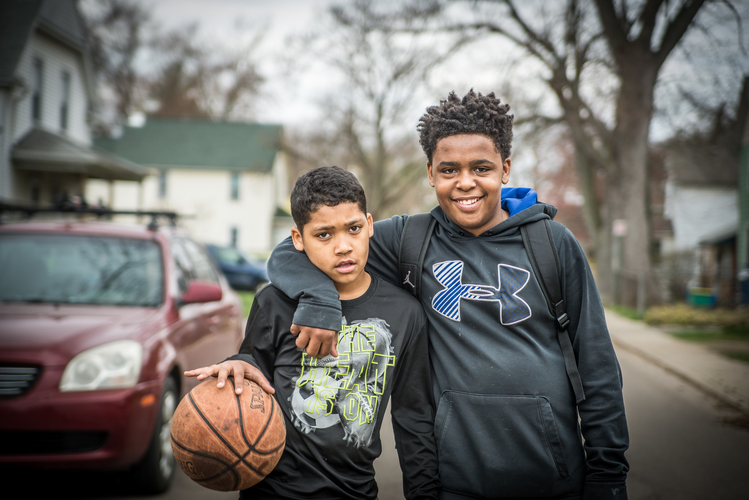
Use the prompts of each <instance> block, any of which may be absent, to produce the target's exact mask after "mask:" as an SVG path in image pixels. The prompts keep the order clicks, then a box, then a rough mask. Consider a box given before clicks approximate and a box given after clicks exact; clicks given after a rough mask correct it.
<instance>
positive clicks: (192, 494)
mask: <svg viewBox="0 0 749 500" xmlns="http://www.w3.org/2000/svg"><path fill="white" fill-rule="evenodd" d="M617 354H618V356H619V362H620V364H621V366H622V372H623V376H624V397H625V402H626V408H627V418H628V421H629V430H630V439H631V447H630V450H629V452H628V454H627V458H628V460H629V463H630V467H631V471H630V474H629V479H628V491H629V498H630V500H671V499H673V500H698V499H711V500H723V499H725V500H733V499H742V498H746V491H747V490H749V474H747V473H746V471H749V428H747V426H746V420H744V427H743V428H742V427H740V426H738V425H735V424H727V423H725V422H726V421H727V420H731V419H737V417H738V416H739V415H738V414H737V413H736V412H734V411H732V410H730V409H728V408H726V407H724V406H721V405H720V404H719V403H718V402H717V401H716V400H714V399H712V398H710V397H708V396H706V395H705V394H703V393H702V392H700V391H698V390H697V389H695V388H693V387H692V386H691V385H688V384H687V383H685V382H683V381H682V380H680V379H679V378H677V377H675V376H673V375H671V374H670V373H668V372H666V371H664V370H662V369H661V368H659V367H656V366H654V365H652V364H651V363H649V362H647V361H645V360H643V359H642V358H640V357H638V356H636V355H634V354H632V353H630V352H628V351H625V350H622V349H619V350H618V351H617ZM382 442H383V454H382V456H381V457H380V458H379V459H378V460H377V461H376V462H375V468H376V471H377V480H378V484H379V487H380V496H379V497H380V499H381V500H399V499H402V498H403V494H402V490H401V479H400V468H399V465H398V459H397V456H396V454H395V447H394V441H393V435H392V429H391V428H390V425H389V419H388V421H386V422H385V423H384V424H383V431H382ZM2 477H3V479H4V481H5V484H6V485H9V484H13V483H15V484H20V485H22V487H24V488H27V490H26V492H25V493H23V494H21V495H20V496H19V498H21V497H23V498H31V497H36V498H47V497H49V498H52V497H54V498H71V499H73V498H87V499H98V500H99V499H100V500H105V499H125V500H136V499H138V498H142V497H138V496H135V495H134V494H133V493H132V491H131V490H130V488H129V486H128V483H127V477H126V476H124V475H123V474H118V473H99V474H91V473H85V474H84V473H75V474H73V473H67V472H61V471H53V472H47V471H25V470H20V471H19V470H14V469H11V470H5V471H3V473H2ZM32 485H33V486H32ZM6 487H7V486H6ZM32 492H33V493H32ZM236 497H237V494H236V493H219V492H214V491H210V490H207V489H205V488H202V487H201V486H198V485H197V484H194V483H193V482H192V481H190V480H189V479H188V478H187V477H186V476H185V475H184V474H183V473H182V472H181V471H179V470H178V471H177V477H176V479H175V482H174V484H173V485H172V489H171V490H170V492H169V493H168V494H165V495H160V496H157V497H151V498H159V499H174V500H177V499H179V500H221V499H230V498H236Z"/></svg>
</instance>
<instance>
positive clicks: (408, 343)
mask: <svg viewBox="0 0 749 500" xmlns="http://www.w3.org/2000/svg"><path fill="white" fill-rule="evenodd" d="M341 307H342V310H343V316H344V319H343V321H342V323H343V325H342V327H341V329H340V331H339V334H338V353H339V356H338V358H334V357H332V356H328V357H325V358H322V359H319V360H318V359H316V358H313V357H310V356H308V355H307V354H306V353H305V352H304V351H302V350H301V349H299V348H297V347H296V345H295V340H296V339H295V337H294V336H292V335H291V333H290V332H289V330H290V328H291V323H292V317H293V315H294V311H295V310H296V308H297V301H294V300H291V299H289V298H288V297H287V296H286V295H284V294H283V293H282V292H281V291H279V290H278V289H276V288H275V287H273V286H272V285H271V286H267V287H265V288H264V289H263V290H261V291H260V292H259V293H258V294H257V295H256V297H255V300H254V302H253V304H252V309H251V311H250V317H249V320H248V322H247V331H246V333H245V340H244V342H243V343H242V346H241V348H240V350H239V354H238V355H236V356H234V357H232V358H230V359H241V360H244V361H247V362H250V363H252V364H254V365H255V366H257V367H258V368H259V369H260V370H261V371H262V372H263V374H264V375H265V376H266V377H267V378H268V380H270V381H271V382H272V384H273V386H274V388H275V389H276V394H275V396H276V400H277V401H278V403H279V405H280V406H281V409H282V411H283V414H284V417H285V419H286V449H285V450H284V453H283V455H282V457H281V460H280V461H279V463H278V465H277V466H276V468H275V469H274V470H273V472H272V473H271V474H270V475H268V477H266V478H265V479H264V480H263V481H261V482H260V483H258V484H257V485H255V486H253V487H252V488H249V489H247V490H244V491H243V492H241V493H240V498H253V499H266V498H268V499H269V498H274V499H275V498H290V499H307V498H326V499H339V498H340V499H349V498H350V499H357V500H360V499H374V498H376V497H377V485H376V483H375V481H374V468H373V465H372V463H373V461H374V459H375V458H377V457H378V456H379V455H380V452H381V444H380V426H381V424H382V418H383V415H384V412H385V410H386V407H387V403H388V399H389V398H390V397H391V395H392V401H391V404H392V411H391V414H392V421H393V430H394V434H395V440H396V448H397V450H398V455H399V459H400V465H401V470H402V471H403V481H404V493H405V495H406V498H408V499H412V498H435V499H436V498H437V491H438V490H439V479H438V466H437V451H436V445H435V441H434V402H433V398H432V392H431V377H430V368H429V353H428V343H427V342H428V341H427V321H426V316H425V315H424V313H423V311H422V309H421V306H420V305H419V303H418V301H416V300H415V299H414V298H413V297H411V296H410V295H409V294H407V293H406V292H404V291H403V290H401V289H399V288H396V287H394V286H393V285H390V284H388V283H386V282H384V281H382V280H380V279H378V278H376V277H374V276H373V277H372V283H371V285H370V286H369V288H368V290H367V291H366V292H365V293H364V294H363V295H362V296H361V297H358V298H356V299H353V300H346V301H341Z"/></svg>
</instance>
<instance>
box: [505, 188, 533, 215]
mask: <svg viewBox="0 0 749 500" xmlns="http://www.w3.org/2000/svg"><path fill="white" fill-rule="evenodd" d="M536 203H538V195H537V194H536V192H535V191H534V190H532V189H531V188H523V187H517V188H511V187H507V188H502V209H503V210H506V211H507V212H509V213H510V217H512V216H513V215H515V214H516V213H518V212H522V211H523V210H525V209H526V208H528V207H532V206H533V205H535V204H536Z"/></svg>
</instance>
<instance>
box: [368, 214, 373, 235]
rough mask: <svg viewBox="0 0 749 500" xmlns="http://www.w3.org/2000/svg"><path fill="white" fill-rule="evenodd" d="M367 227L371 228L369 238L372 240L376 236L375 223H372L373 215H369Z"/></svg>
mask: <svg viewBox="0 0 749 500" xmlns="http://www.w3.org/2000/svg"><path fill="white" fill-rule="evenodd" d="M367 226H369V237H370V238H371V237H372V235H373V234H374V222H372V214H369V213H368V214H367Z"/></svg>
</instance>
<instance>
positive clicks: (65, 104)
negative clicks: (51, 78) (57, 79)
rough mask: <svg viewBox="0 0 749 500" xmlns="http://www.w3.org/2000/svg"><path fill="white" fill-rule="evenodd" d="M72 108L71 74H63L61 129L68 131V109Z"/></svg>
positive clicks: (65, 72)
mask: <svg viewBox="0 0 749 500" xmlns="http://www.w3.org/2000/svg"><path fill="white" fill-rule="evenodd" d="M69 107H70V73H68V72H67V71H63V72H62V101H61V102H60V128H61V129H62V130H67V129H68V109H69Z"/></svg>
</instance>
